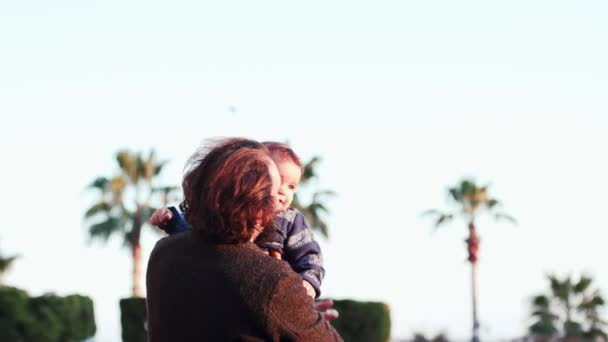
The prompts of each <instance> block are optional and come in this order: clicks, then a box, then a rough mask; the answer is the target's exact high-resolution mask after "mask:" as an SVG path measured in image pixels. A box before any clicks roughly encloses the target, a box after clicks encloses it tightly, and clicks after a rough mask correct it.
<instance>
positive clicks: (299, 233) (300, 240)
mask: <svg viewBox="0 0 608 342" xmlns="http://www.w3.org/2000/svg"><path fill="white" fill-rule="evenodd" d="M280 219H286V220H287V229H286V235H287V237H286V239H285V245H284V247H283V250H284V253H285V260H287V262H289V264H290V265H291V268H293V270H294V271H296V272H297V273H298V274H300V276H301V277H302V278H303V279H304V280H305V281H306V282H307V283H308V284H310V285H311V286H312V288H313V289H314V292H315V298H318V297H319V296H320V295H321V282H322V281H323V277H324V276H325V269H324V268H323V258H322V256H321V248H320V247H319V244H318V243H317V242H316V241H315V239H314V236H313V233H312V230H311V229H310V227H309V225H308V222H306V218H304V214H302V212H300V211H299V210H295V209H288V210H287V211H285V213H284V214H283V215H282V217H280ZM305 287H306V285H305ZM307 290H308V289H307Z"/></svg>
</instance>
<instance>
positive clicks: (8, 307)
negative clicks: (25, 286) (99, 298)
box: [0, 287, 96, 342]
mask: <svg viewBox="0 0 608 342" xmlns="http://www.w3.org/2000/svg"><path fill="white" fill-rule="evenodd" d="M0 331H2V335H3V336H2V338H3V340H2V341H3V342H4V341H6V342H75V341H82V340H85V339H87V338H89V337H92V336H93V335H95V331H96V326H95V315H94V312H93V301H92V300H91V299H90V298H88V297H84V296H79V295H71V296H67V297H60V296H56V295H54V294H46V295H43V296H39V297H29V296H28V294H27V292H25V291H23V290H20V289H17V288H14V287H0Z"/></svg>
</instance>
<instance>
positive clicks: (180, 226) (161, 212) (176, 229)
mask: <svg viewBox="0 0 608 342" xmlns="http://www.w3.org/2000/svg"><path fill="white" fill-rule="evenodd" d="M150 223H152V224H153V225H155V226H157V227H158V228H160V229H162V230H164V231H165V232H166V233H167V234H169V235H172V234H176V233H181V232H185V231H187V230H191V229H192V227H190V225H189V224H188V222H186V219H185V218H184V215H182V214H181V213H180V212H179V211H177V209H176V208H175V207H169V208H168V209H165V208H161V209H156V211H154V213H153V214H152V217H151V218H150Z"/></svg>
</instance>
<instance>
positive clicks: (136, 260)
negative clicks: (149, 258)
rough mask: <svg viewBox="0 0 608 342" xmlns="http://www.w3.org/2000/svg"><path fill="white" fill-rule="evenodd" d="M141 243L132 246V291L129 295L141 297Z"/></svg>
mask: <svg viewBox="0 0 608 342" xmlns="http://www.w3.org/2000/svg"><path fill="white" fill-rule="evenodd" d="M140 278H141V245H140V244H139V243H138V244H137V245H135V246H133V292H132V293H131V296H133V297H141V284H140V282H139V279H140Z"/></svg>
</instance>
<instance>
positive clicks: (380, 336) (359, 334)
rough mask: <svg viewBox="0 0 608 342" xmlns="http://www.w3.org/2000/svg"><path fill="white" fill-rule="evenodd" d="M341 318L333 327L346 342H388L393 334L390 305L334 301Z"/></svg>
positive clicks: (333, 323) (333, 322)
mask: <svg viewBox="0 0 608 342" xmlns="http://www.w3.org/2000/svg"><path fill="white" fill-rule="evenodd" d="M334 308H335V309H336V310H338V312H339V313H340V317H339V318H338V319H336V320H334V321H332V325H333V326H334V327H335V328H336V330H337V331H338V332H339V333H340V335H341V336H342V338H343V339H344V340H345V341H349V342H386V341H388V340H389V339H390V334H391V317H390V311H389V307H388V305H386V304H384V303H379V302H358V301H354V300H334Z"/></svg>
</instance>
